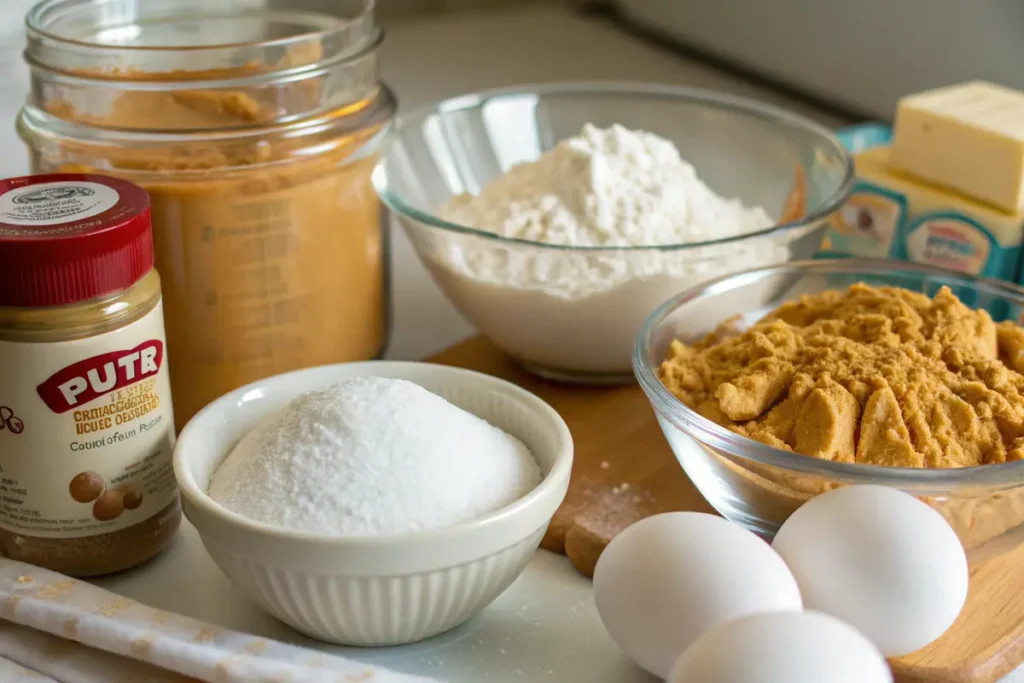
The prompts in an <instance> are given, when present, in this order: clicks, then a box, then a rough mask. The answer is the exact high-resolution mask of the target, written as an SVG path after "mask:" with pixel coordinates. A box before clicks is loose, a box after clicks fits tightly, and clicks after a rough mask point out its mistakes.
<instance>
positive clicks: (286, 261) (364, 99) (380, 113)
mask: <svg viewBox="0 0 1024 683" xmlns="http://www.w3.org/2000/svg"><path fill="white" fill-rule="evenodd" d="M281 7H284V5H281ZM325 7H330V13H325V9H324V8H325ZM27 25H28V43H27V49H26V52H25V59H26V61H27V63H28V65H29V67H30V69H31V74H32V83H33V87H32V91H31V95H30V98H29V101H28V102H27V104H26V106H25V107H24V108H23V110H22V112H21V114H20V116H19V119H18V129H19V132H20V135H21V137H22V139H23V140H24V141H25V142H26V143H27V145H28V148H29V150H30V157H31V162H32V167H33V169H34V170H35V171H36V172H51V171H90V172H100V173H104V174H107V175H114V176H119V177H122V178H126V179H128V180H131V181H132V182H134V183H136V184H138V185H140V186H142V187H143V188H145V189H146V190H147V191H148V192H149V195H150V197H151V199H152V207H153V235H154V242H155V249H156V268H157V270H158V271H159V272H160V274H161V277H162V278H163V282H164V306H165V318H166V327H167V343H168V358H169V365H170V372H171V385H172V389H173V391H174V396H175V422H176V424H177V426H178V428H180V427H181V426H183V425H184V423H185V421H187V420H188V418H190V417H191V416H192V415H193V414H194V413H195V412H196V411H197V410H199V409H200V408H201V407H202V406H204V405H205V404H206V403H208V402H210V401H211V400H213V399H214V398H216V397H217V396H219V395H221V394H223V393H225V392H227V391H229V390H232V389H234V388H237V387H239V386H241V385H244V384H247V383H249V382H252V381H255V380H257V379H260V378H263V377H266V376H269V375H273V374H276V373H280V372H285V371H288V370H293V369H296V368H301V367H306V366H312V365H319V364H325V363H332V362H344V361H353V360H366V359H370V358H373V357H376V356H378V355H380V354H381V353H382V352H383V349H384V346H385V344H386V341H387V332H388V291H387V273H386V259H387V244H386V241H385V235H386V232H385V231H384V229H383V227H382V226H384V221H383V220H382V218H383V217H382V214H381V209H380V205H379V202H378V200H377V198H376V195H375V193H374V191H373V188H372V185H371V183H370V173H371V170H372V166H373V164H374V158H375V155H376V152H377V147H378V145H379V143H380V142H381V140H382V139H383V136H384V135H385V134H386V133H387V131H388V130H389V129H390V126H391V122H392V119H393V116H394V112H395V107H396V105H395V100H394V97H393V95H392V94H391V92H390V91H389V90H388V89H387V88H386V87H384V86H383V85H381V84H380V82H379V81H378V76H377V73H378V72H377V48H378V46H379V44H380V41H381V39H382V37H381V32H380V30H379V28H378V27H377V26H376V24H375V22H374V17H373V2H372V0H363V1H349V2H346V1H345V0H339V1H338V2H335V3H327V4H325V3H321V2H316V1H315V0H305V1H304V0H297V1H296V2H290V3H287V6H286V8H284V9H271V8H268V7H267V6H266V4H265V3H261V2H241V3H239V2H228V1H227V0H201V1H200V0H136V1H135V2H130V1H129V2H117V3H114V2H80V1H78V0H45V1H44V2H42V3H40V4H39V5H37V6H36V7H35V8H34V9H33V10H32V11H31V12H30V13H29V15H28V19H27Z"/></svg>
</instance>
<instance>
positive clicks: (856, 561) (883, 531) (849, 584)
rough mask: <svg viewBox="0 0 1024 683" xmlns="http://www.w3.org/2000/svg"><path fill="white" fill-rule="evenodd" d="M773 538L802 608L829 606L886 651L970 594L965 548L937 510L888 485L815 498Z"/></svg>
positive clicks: (936, 623) (896, 651) (950, 617)
mask: <svg viewBox="0 0 1024 683" xmlns="http://www.w3.org/2000/svg"><path fill="white" fill-rule="evenodd" d="M772 547H774V548H775V550H776V551H778V553H779V554H780V555H781V556H782V558H783V559H784V560H785V561H786V562H787V563H788V564H789V568H790V569H791V570H792V571H793V574H794V576H796V579H797V582H798V583H799V584H800V589H801V592H802V593H803V598H804V604H805V605H806V606H807V608H808V609H814V610H819V611H822V612H827V613H828V614H832V615H834V616H836V617H838V618H840V619H842V620H843V621H845V622H847V623H849V624H851V625H852V626H854V627H855V628H857V629H858V630H859V631H861V632H862V633H864V634H865V635H866V636H867V637H868V638H870V639H871V640H872V641H874V643H875V644H876V645H878V647H879V648H880V649H881V650H882V652H883V653H884V654H885V656H887V657H898V656H901V655H905V654H907V653H908V652H913V651H914V650H918V649H920V648H922V647H924V646H925V645H927V644H928V643H931V642H932V641H934V640H935V639H936V638H938V637H939V636H941V635H942V634H943V633H945V631H946V630H947V629H948V628H949V627H950V626H951V625H952V624H953V622H954V621H955V620H956V618H957V615H958V614H960V609H961V608H962V607H963V605H964V601H965V600H966V599H967V579H968V572H967V557H966V555H965V553H964V549H963V546H962V545H961V543H960V540H959V539H958V538H957V536H956V532H954V531H953V529H952V528H951V527H950V526H949V524H948V523H947V522H946V520H945V519H943V517H942V515H940V514H939V513H938V512H936V511H935V510H933V509H932V508H931V507H929V506H928V505H927V504H925V503H923V502H921V501H920V500H918V499H917V498H914V497H913V496H911V495H909V494H906V493H903V492H902V491H897V490H896V489H891V488H888V487H884V486H849V487H845V488H840V489H836V490H834V491H829V492H828V493H825V494H822V495H820V496H817V497H815V498H813V499H812V500H810V501H808V502H807V503H805V504H804V505H803V506H801V507H800V508H799V509H798V510H797V511H796V512H794V513H793V514H792V515H791V516H790V518H789V519H788V520H786V522H785V523H784V524H783V525H782V528H781V529H779V533H778V534H777V535H776V537H775V541H774V543H773V544H772Z"/></svg>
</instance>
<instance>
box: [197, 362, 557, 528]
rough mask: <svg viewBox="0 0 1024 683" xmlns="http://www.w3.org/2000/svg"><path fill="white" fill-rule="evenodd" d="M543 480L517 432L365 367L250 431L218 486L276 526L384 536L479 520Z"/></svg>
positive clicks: (228, 499)
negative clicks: (370, 372) (364, 370)
mask: <svg viewBox="0 0 1024 683" xmlns="http://www.w3.org/2000/svg"><path fill="white" fill-rule="evenodd" d="M540 480H541V473H540V468H539V466H538V465H537V461H536V460H535V459H534V457H533V455H532V454H531V453H530V451H529V450H528V449H527V447H526V446H525V445H524V444H523V443H522V442H521V441H520V440H519V439H517V438H515V437H514V436H512V435H510V434H507V433H505V432H504V431H502V430H501V429H499V428H497V427H495V426H493V425H491V424H489V423H488V422H486V421H485V420H482V419H481V418H479V417H477V416H475V415H472V414H470V413H468V412H466V411H464V410H462V409H461V408H458V407H456V406H454V405H452V404H451V403H449V402H448V401H446V400H444V399H443V398H441V397H440V396H437V395H436V394H433V393H431V392H429V391H427V390H426V389H424V388H422V387H420V386H419V385H417V384H414V383H412V382H408V381H405V380H400V379H386V378H380V377H360V378H355V379H350V380H346V381H344V382H341V383H338V384H336V385H334V386H331V387H328V388H326V389H323V390H320V391H314V392H311V393H308V394H304V395H302V396H300V397H299V398H297V399H295V400H294V401H293V402H292V403H290V404H289V405H288V406H287V407H286V408H285V409H284V410H283V411H281V412H280V413H279V414H278V415H276V416H275V417H274V418H273V419H271V420H270V421H268V422H267V424H265V425H262V426H261V427H258V428H257V429H255V430H253V431H252V432H250V433H249V434H248V435H247V436H246V437H244V438H243V439H242V440H241V441H240V442H239V444H238V445H237V446H236V447H235V449H234V450H233V451H232V452H231V453H230V454H229V455H228V457H227V458H225V460H224V462H223V463H222V464H221V466H220V467H219V468H218V469H217V471H216V472H214V474H213V477H212V478H211V481H210V487H209V495H210V497H211V498H212V499H213V500H215V501H216V502H218V503H220V504H221V505H223V506H224V507H226V508H228V509H230V510H232V511H234V512H237V513H238V514H240V515H243V516H245V517H248V518H250V519H253V520H256V521H259V522H264V523H266V524H271V525H273V526H277V527H283V528H286V529H291V530H294V531H302V532H308V533H314V534H324V535H332V536H382V535H390V534H400V533H405V532H414V531H423V530H429V529H437V528H441V527H445V526H450V525H453V524H458V523H460V522H466V521H470V520H472V519H476V518H479V517H481V516H484V515H486V514H488V513H491V512H494V511H496V510H498V509H500V508H502V507H504V506H505V505H508V504H509V503H512V502H513V501H515V500H517V499H519V498H521V497H522V496H524V495H526V494H527V493H529V492H530V491H531V490H533V489H534V488H535V487H536V486H537V485H538V484H539V483H540Z"/></svg>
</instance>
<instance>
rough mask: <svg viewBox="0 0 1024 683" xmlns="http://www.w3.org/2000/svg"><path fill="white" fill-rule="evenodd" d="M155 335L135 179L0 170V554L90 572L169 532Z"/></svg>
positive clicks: (167, 450) (159, 316)
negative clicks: (4, 174) (1, 174)
mask: <svg viewBox="0 0 1024 683" xmlns="http://www.w3.org/2000/svg"><path fill="white" fill-rule="evenodd" d="M165 347H166V344H165V337H164V326H163V310H162V301H161V292H160V277H159V276H158V275H157V273H156V271H155V270H153V236H152V230H151V225H150V210H149V198H148V197H147V196H146V193H145V191H143V190H142V189H141V188H139V187H137V186H135V185H132V184H131V183H128V182H126V181H124V180H120V179H117V178H109V177H103V176H95V175H82V174H63V175H50V176H30V177H26V178H15V179H12V180H3V181H0V556H5V557H10V558H13V559H16V560H21V561H25V562H30V563H32V564H35V565H39V566H42V567H46V568H48V569H53V570H55V571H59V572H62V573H64V574H69V575H72V576H95V575H99V574H108V573H111V572H116V571H120V570H123V569H128V568H129V567H134V566H136V565H138V564H141V563H142V562H144V561H146V560H147V559H149V558H150V557H152V556H154V555H156V554H157V553H158V552H160V551H161V550H162V549H163V548H164V547H165V546H166V545H167V543H168V542H169V541H170V540H171V538H172V537H173V536H174V533H175V531H176V530H177V528H178V525H179V522H180V520H181V511H180V508H179V504H178V490H177V486H176V484H175V480H174V472H173V468H172V464H171V455H172V450H173V446H174V434H175V431H174V415H173V403H172V401H171V390H170V379H169V375H168V372H167V363H166V358H165V354H164V349H165ZM122 491H131V492H133V494H134V496H133V497H132V498H131V499H130V500H129V498H128V496H127V494H125V493H122ZM136 502H137V504H136Z"/></svg>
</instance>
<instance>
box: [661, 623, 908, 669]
mask: <svg viewBox="0 0 1024 683" xmlns="http://www.w3.org/2000/svg"><path fill="white" fill-rule="evenodd" d="M698 681H699V683H892V672H891V671H890V670H889V665H888V664H886V662H885V658H884V657H882V653H881V652H879V651H878V648H876V647H875V646H874V644H872V643H871V641H870V640H868V639H867V638H866V637H865V636H864V635H862V634H861V633H859V632H858V631H857V630H856V629H854V628H853V627H852V626H849V625H847V624H844V623H843V622H841V621H839V620H838V619H836V618H834V617H830V616H828V615H827V614H821V613H820V612H791V613H785V612H777V613H767V614H766V613H762V614H754V615H750V616H746V617H742V618H740V619H736V620H734V621H729V622H726V623H724V624H719V625H718V626H716V627H715V628H713V629H711V630H710V631H708V632H707V633H705V634H704V635H703V636H701V637H700V638H699V639H697V641H696V642H695V643H694V644H693V645H691V646H690V647H689V648H687V650H686V652H684V653H683V654H682V655H681V656H680V657H679V659H678V660H677V661H676V663H675V666H673V667H672V671H671V673H670V674H669V676H668V679H667V683H698Z"/></svg>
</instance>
